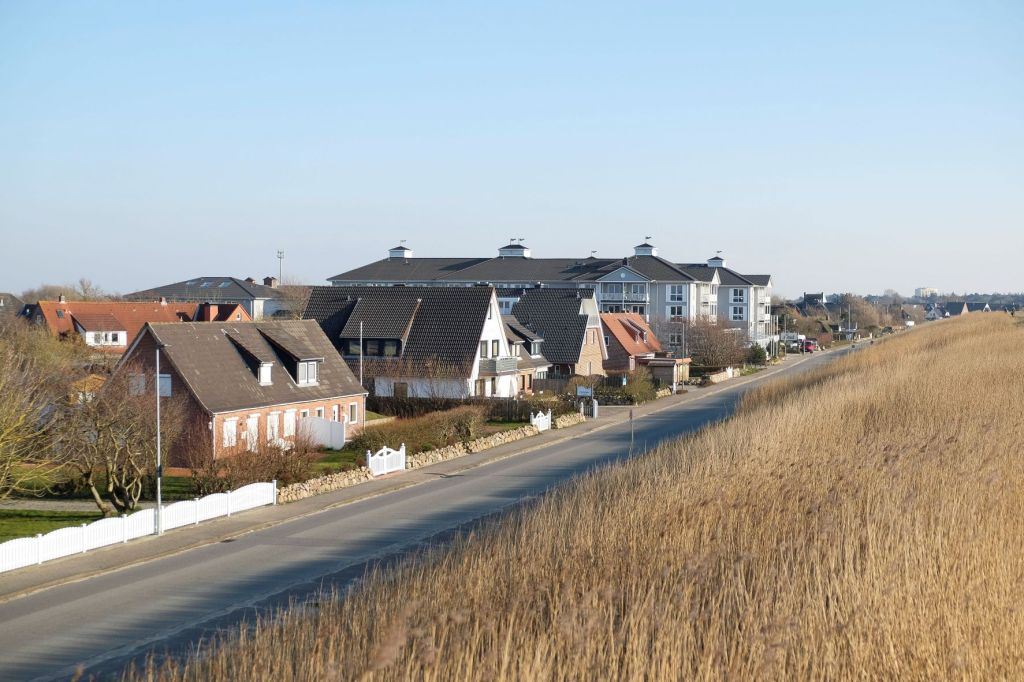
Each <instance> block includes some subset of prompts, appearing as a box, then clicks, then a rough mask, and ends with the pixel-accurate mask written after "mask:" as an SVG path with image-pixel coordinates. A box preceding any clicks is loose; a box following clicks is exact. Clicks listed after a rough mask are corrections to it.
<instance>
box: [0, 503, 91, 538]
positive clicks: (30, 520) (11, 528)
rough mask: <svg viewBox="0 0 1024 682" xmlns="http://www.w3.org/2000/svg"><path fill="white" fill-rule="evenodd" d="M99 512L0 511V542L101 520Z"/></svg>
mask: <svg viewBox="0 0 1024 682" xmlns="http://www.w3.org/2000/svg"><path fill="white" fill-rule="evenodd" d="M100 518H102V517H101V515H100V514H99V513H98V512H75V511H47V510H36V509H0V542H6V541H8V540H13V539H14V538H24V537H31V536H33V535H36V534H37V533H49V532H50V531H51V530H56V529H58V528H64V527H65V526H79V525H81V524H83V523H92V522H93V521H97V520H99V519H100Z"/></svg>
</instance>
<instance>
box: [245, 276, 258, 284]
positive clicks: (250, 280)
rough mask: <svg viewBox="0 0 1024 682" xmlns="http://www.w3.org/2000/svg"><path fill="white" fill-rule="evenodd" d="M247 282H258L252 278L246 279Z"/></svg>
mask: <svg viewBox="0 0 1024 682" xmlns="http://www.w3.org/2000/svg"><path fill="white" fill-rule="evenodd" d="M245 281H246V282H248V283H249V284H256V280H255V279H253V278H252V277H246V278H245Z"/></svg>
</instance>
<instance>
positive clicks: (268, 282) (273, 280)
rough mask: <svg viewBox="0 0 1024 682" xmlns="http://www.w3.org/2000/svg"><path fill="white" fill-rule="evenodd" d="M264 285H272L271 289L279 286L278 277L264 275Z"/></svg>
mask: <svg viewBox="0 0 1024 682" xmlns="http://www.w3.org/2000/svg"><path fill="white" fill-rule="evenodd" d="M263 286H265V287H270V288H271V289H276V288H277V277H264V278H263Z"/></svg>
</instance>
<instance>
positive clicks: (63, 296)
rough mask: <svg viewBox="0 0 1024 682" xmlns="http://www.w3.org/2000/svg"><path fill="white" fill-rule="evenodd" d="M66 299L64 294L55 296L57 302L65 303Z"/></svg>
mask: <svg viewBox="0 0 1024 682" xmlns="http://www.w3.org/2000/svg"><path fill="white" fill-rule="evenodd" d="M67 302H68V299H67V297H66V296H65V295H64V294H61V295H60V296H58V297H57V303H67Z"/></svg>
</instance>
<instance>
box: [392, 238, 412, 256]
mask: <svg viewBox="0 0 1024 682" xmlns="http://www.w3.org/2000/svg"><path fill="white" fill-rule="evenodd" d="M402 241H403V242H404V241H405V240H404V239H403V240H402ZM388 258H390V259H391V260H404V259H406V258H412V249H409V248H406V246H405V244H399V245H398V246H396V247H395V248H393V249H389V250H388Z"/></svg>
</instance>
